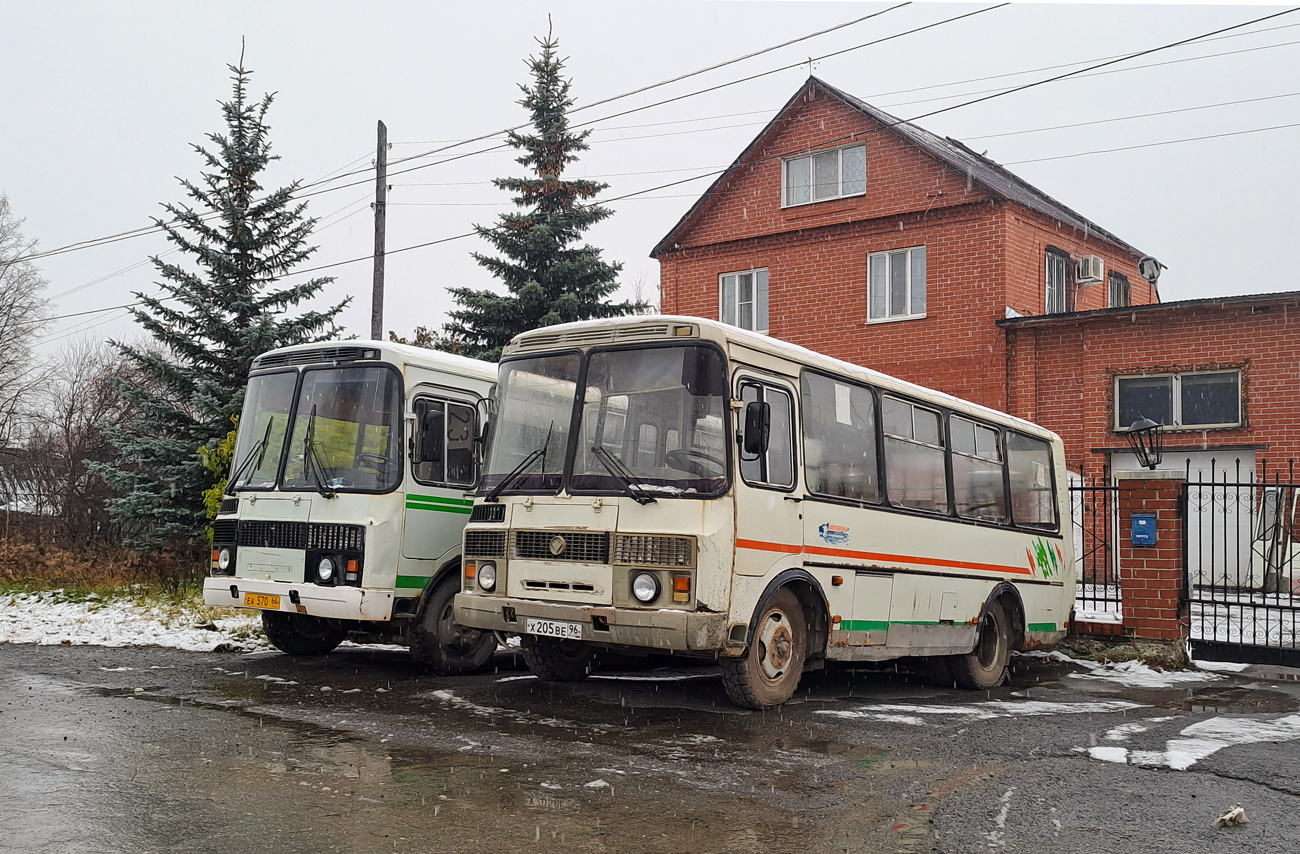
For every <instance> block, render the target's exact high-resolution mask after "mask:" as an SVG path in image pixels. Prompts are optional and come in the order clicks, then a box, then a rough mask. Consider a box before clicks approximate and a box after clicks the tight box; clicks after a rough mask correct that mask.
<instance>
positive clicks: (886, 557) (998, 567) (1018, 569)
mask: <svg viewBox="0 0 1300 854" xmlns="http://www.w3.org/2000/svg"><path fill="white" fill-rule="evenodd" d="M736 546H737V547H738V548H742V549H754V550H756V551H764V552H781V553H782V554H799V553H800V552H807V553H808V554H814V555H821V556H823V557H844V558H856V559H859V560H868V561H872V562H874V563H913V564H919V565H921V566H938V567H947V568H950V569H974V570H979V571H981V572H1010V573H1014V574H1016V575H1033V574H1034V571H1033V570H1032V569H1030V568H1029V567H1026V566H1004V565H1002V564H997V563H974V562H972V561H966V560H945V559H943V558H933V557H917V556H916V555H890V554H879V553H877V552H856V551H850V550H848V549H828V548H825V547H823V546H804V547H800V546H789V545H785V544H783V543H767V542H763V541H762V540H739V539H738V540H736Z"/></svg>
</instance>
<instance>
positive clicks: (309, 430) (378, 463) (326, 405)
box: [259, 365, 402, 492]
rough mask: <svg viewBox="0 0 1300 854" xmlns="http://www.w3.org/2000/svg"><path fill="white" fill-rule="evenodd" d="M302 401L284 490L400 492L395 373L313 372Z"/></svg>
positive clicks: (302, 387)
mask: <svg viewBox="0 0 1300 854" xmlns="http://www.w3.org/2000/svg"><path fill="white" fill-rule="evenodd" d="M297 398H298V400H297V405H296V407H295V409H294V420H293V429H292V431H290V434H289V453H288V456H287V459H286V461H285V467H284V476H283V478H282V479H281V483H280V485H281V488H282V489H287V490H320V491H342V492H387V491H389V490H392V489H396V488H397V485H398V484H399V483H400V482H401V480H402V466H401V441H400V437H401V429H402V420H401V419H402V413H401V408H402V387H401V383H400V382H399V380H398V378H397V374H396V373H395V372H394V371H391V370H389V369H387V368H384V367H378V366H373V365H357V366H349V367H341V368H308V369H306V370H304V371H303V372H302V381H301V383H300V384H299V389H298V394H297ZM259 441H260V439H259Z"/></svg>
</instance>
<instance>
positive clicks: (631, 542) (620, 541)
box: [614, 534, 695, 567]
mask: <svg viewBox="0 0 1300 854" xmlns="http://www.w3.org/2000/svg"><path fill="white" fill-rule="evenodd" d="M614 563H619V564H633V565H638V566H673V567H676V566H683V567H690V566H694V565H695V542H694V541H693V540H691V539H690V538H689V537H654V536H644V535H640V534H619V535H618V536H616V537H615V538H614Z"/></svg>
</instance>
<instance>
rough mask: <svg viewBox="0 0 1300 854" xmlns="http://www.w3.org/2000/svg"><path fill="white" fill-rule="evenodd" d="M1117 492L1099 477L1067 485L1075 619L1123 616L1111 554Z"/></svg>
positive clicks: (1098, 620)
mask: <svg viewBox="0 0 1300 854" xmlns="http://www.w3.org/2000/svg"><path fill="white" fill-rule="evenodd" d="M1117 492H1118V488H1117V487H1116V486H1114V485H1113V484H1110V483H1107V482H1106V481H1105V480H1104V479H1101V478H1093V479H1091V480H1090V479H1087V478H1082V479H1080V480H1078V481H1077V482H1075V483H1074V484H1073V485H1071V487H1070V519H1071V524H1070V530H1071V534H1072V536H1073V537H1074V569H1075V573H1074V574H1075V579H1076V584H1077V586H1076V588H1075V597H1074V598H1075V614H1074V618H1075V620H1076V621H1083V622H1091V623H1119V622H1121V621H1122V618H1123V612H1122V606H1121V603H1120V587H1119V572H1118V564H1117V562H1116V555H1115V527H1116V524H1117V522H1116V507H1115V496H1116V494H1117Z"/></svg>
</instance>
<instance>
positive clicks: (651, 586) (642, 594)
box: [632, 572, 659, 605]
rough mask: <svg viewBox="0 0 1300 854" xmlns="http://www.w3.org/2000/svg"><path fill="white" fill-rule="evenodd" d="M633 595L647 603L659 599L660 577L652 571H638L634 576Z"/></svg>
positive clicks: (637, 599) (639, 600)
mask: <svg viewBox="0 0 1300 854" xmlns="http://www.w3.org/2000/svg"><path fill="white" fill-rule="evenodd" d="M632 595H633V596H635V597H636V601H638V602H642V603H645V604H647V605H648V604H650V603H651V602H653V601H654V600H656V599H658V598H659V578H658V577H657V576H655V575H654V574H653V573H650V572H638V573H637V574H636V575H634V576H633V577H632Z"/></svg>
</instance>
